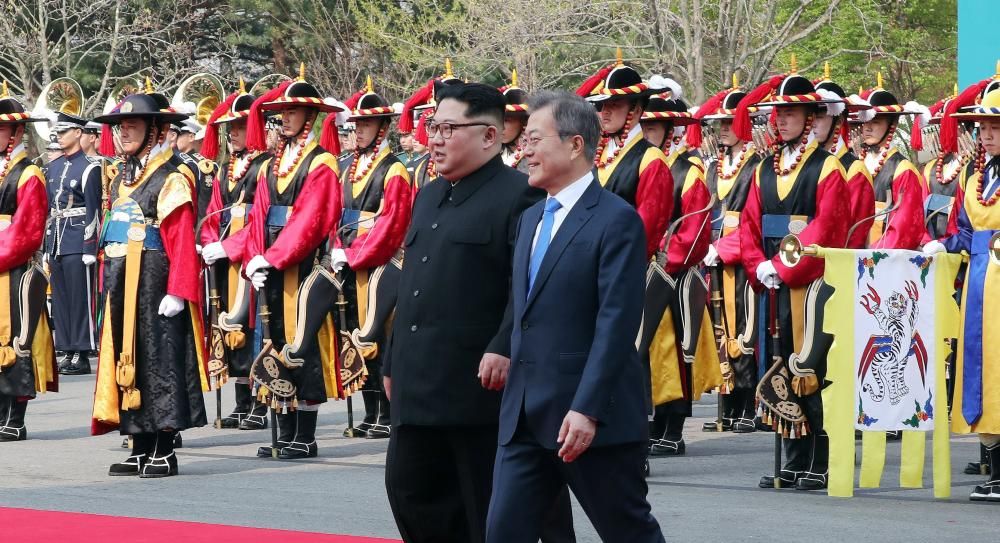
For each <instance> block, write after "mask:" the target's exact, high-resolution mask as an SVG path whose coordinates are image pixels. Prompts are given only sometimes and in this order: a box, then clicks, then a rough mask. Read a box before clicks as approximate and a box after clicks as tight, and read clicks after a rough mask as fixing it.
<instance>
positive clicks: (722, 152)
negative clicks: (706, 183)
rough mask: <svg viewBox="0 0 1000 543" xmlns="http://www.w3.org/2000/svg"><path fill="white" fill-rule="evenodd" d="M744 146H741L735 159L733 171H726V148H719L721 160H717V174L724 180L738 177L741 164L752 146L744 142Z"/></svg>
mask: <svg viewBox="0 0 1000 543" xmlns="http://www.w3.org/2000/svg"><path fill="white" fill-rule="evenodd" d="M742 145H743V146H742V147H741V148H740V152H739V154H737V155H736V157H735V158H734V159H733V163H732V164H733V166H732V171H731V172H726V169H725V167H724V164H725V161H726V159H727V158H729V157H728V155H727V154H726V150H725V148H722V147H720V148H719V160H717V161H716V162H715V176H716V177H717V178H718V179H721V180H723V181H729V180H730V179H732V178H734V177H736V174H737V173H739V171H740V165H742V164H743V159H744V158H745V157H746V154H747V151H748V150H749V148H750V146H749V145H747V144H746V142H743V144H742Z"/></svg>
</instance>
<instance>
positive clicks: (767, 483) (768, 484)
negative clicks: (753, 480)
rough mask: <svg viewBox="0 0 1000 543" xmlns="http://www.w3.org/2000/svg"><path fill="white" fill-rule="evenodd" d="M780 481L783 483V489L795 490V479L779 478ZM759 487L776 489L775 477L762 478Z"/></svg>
mask: <svg viewBox="0 0 1000 543" xmlns="http://www.w3.org/2000/svg"><path fill="white" fill-rule="evenodd" d="M778 480H779V481H780V482H781V488H795V479H786V478H785V477H778ZM757 486H759V487H760V488H774V475H765V476H763V477H761V478H760V482H759V483H757Z"/></svg>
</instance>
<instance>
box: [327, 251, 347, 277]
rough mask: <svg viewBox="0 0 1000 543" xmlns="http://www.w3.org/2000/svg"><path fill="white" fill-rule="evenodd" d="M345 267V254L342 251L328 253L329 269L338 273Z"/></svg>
mask: <svg viewBox="0 0 1000 543" xmlns="http://www.w3.org/2000/svg"><path fill="white" fill-rule="evenodd" d="M345 265H347V253H345V252H344V250H343V249H334V250H332V251H330V267H331V268H333V271H335V272H339V271H340V270H341V269H342V268H343V267H344V266H345Z"/></svg>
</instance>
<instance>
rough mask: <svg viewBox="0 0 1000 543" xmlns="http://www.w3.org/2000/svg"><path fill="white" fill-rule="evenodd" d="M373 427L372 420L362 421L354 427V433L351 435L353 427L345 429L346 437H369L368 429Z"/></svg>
mask: <svg viewBox="0 0 1000 543" xmlns="http://www.w3.org/2000/svg"><path fill="white" fill-rule="evenodd" d="M371 427H372V423H370V422H362V423H361V424H359V425H357V426H355V427H354V435H351V429H350V428H345V429H344V437H362V438H363V437H368V430H370V429H371Z"/></svg>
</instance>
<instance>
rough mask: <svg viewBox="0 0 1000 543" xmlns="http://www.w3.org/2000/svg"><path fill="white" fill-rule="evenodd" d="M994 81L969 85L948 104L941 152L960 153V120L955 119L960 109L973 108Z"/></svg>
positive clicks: (942, 127)
mask: <svg viewBox="0 0 1000 543" xmlns="http://www.w3.org/2000/svg"><path fill="white" fill-rule="evenodd" d="M990 81H993V78H989V79H984V80H982V81H980V82H978V83H973V84H972V85H969V87H968V88H966V89H965V90H964V91H962V93H961V94H959V95H958V96H956V97H955V98H953V99H952V100H951V101H950V102H948V107H946V108H944V116H943V117H941V135H940V138H939V139H940V140H941V151H942V152H945V153H955V152H958V119H956V118H955V117H953V116H952V115H954V114H955V113H957V112H958V110H959V108H962V107H966V106H971V105H972V104H974V103H975V102H976V97H978V96H979V95H980V94H981V93H982V92H983V89H985V88H986V86H987V85H989V84H990Z"/></svg>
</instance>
